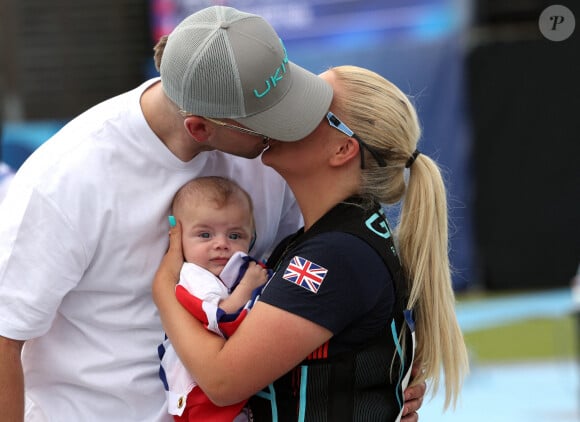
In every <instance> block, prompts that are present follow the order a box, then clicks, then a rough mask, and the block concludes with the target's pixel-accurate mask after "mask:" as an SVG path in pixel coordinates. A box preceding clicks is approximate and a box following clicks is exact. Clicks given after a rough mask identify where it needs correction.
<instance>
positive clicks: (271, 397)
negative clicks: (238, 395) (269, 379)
mask: <svg viewBox="0 0 580 422" xmlns="http://www.w3.org/2000/svg"><path fill="white" fill-rule="evenodd" d="M268 391H269V393H266V392H265V391H264V390H262V391H258V392H257V393H256V396H258V397H261V398H263V399H266V400H268V401H269V402H270V406H271V410H272V422H278V404H277V403H276V390H275V388H274V385H273V384H270V385H268Z"/></svg>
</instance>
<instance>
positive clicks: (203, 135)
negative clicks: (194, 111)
mask: <svg viewBox="0 0 580 422" xmlns="http://www.w3.org/2000/svg"><path fill="white" fill-rule="evenodd" d="M183 125H184V126H185V130H187V133H189V135H190V136H191V137H192V138H193V139H194V140H195V141H197V142H205V141H207V139H208V138H209V136H210V134H211V131H212V128H211V126H210V125H208V124H207V120H205V119H204V118H203V117H201V116H187V117H186V118H185V120H184V121H183Z"/></svg>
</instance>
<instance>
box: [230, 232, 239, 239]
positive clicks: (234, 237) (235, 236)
mask: <svg viewBox="0 0 580 422" xmlns="http://www.w3.org/2000/svg"><path fill="white" fill-rule="evenodd" d="M241 238H242V235H241V234H240V233H231V234H230V239H231V240H240V239H241Z"/></svg>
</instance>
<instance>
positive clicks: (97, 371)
mask: <svg viewBox="0 0 580 422" xmlns="http://www.w3.org/2000/svg"><path fill="white" fill-rule="evenodd" d="M157 81H158V79H153V80H150V81H147V82H146V83H144V84H142V85H141V86H140V87H138V88H136V89H134V90H132V91H129V92H127V93H125V94H122V95H120V96H117V97H115V98H112V99H110V100H107V101H105V102H103V103H101V104H99V105H97V106H95V107H93V108H92V109H90V110H88V111H86V112H85V113H83V114H82V115H80V116H79V117H77V118H76V119H74V120H73V121H72V122H70V123H69V124H67V125H66V126H65V127H64V128H63V129H62V130H61V131H59V132H58V133H57V134H55V135H54V136H53V137H52V138H51V139H49V140H48V141H47V142H45V143H44V144H43V145H42V146H40V148H38V150H37V151H36V152H35V153H34V154H33V155H32V156H31V157H30V158H29V159H28V160H27V161H26V162H25V163H24V164H23V165H22V167H21V168H20V170H19V171H18V172H17V174H16V176H15V177H14V179H13V181H12V186H11V189H10V191H9V192H8V195H7V196H6V198H5V199H4V201H3V202H2V204H1V205H0V335H2V336H5V337H8V338H13V339H17V340H27V341H26V343H25V346H24V350H23V357H22V359H23V365H24V372H25V384H26V394H27V412H28V413H27V414H28V416H27V420H33V419H34V418H33V416H32V415H40V414H42V413H44V415H45V420H47V421H63V420H78V421H81V420H82V421H83V422H87V421H123V422H128V421H139V422H141V421H157V420H159V421H160V420H167V421H169V420H171V419H170V417H169V416H168V414H167V410H166V408H165V394H164V389H163V385H162V383H161V382H160V380H159V377H158V370H159V358H158V356H157V353H156V347H157V345H158V344H159V343H161V341H162V340H163V330H162V327H161V323H160V320H159V316H158V313H157V310H156V308H155V306H154V304H153V301H152V298H151V284H152V279H153V276H154V274H155V271H156V269H157V266H158V265H159V263H160V261H161V258H162V256H163V254H164V253H165V251H166V249H167V245H168V235H167V234H168V230H169V224H168V222H167V216H168V214H169V207H170V203H171V200H172V198H173V195H174V194H175V192H176V191H177V190H178V188H179V187H180V186H182V185H183V184H184V183H186V182H187V181H189V180H190V179H192V178H194V177H197V176H202V175H203V176H208V175H219V176H225V177H230V178H233V179H235V180H236V181H237V182H238V183H239V184H240V185H241V186H242V187H243V188H244V189H246V190H247V191H248V192H249V194H250V195H251V197H252V199H253V201H254V207H255V217H256V218H255V220H256V222H257V240H256V246H255V248H254V249H253V250H252V255H253V256H256V257H261V255H262V254H264V253H265V252H266V251H267V250H269V248H271V247H272V246H274V244H275V243H276V242H278V241H279V240H281V238H282V237H284V236H286V235H287V234H289V233H291V232H293V231H295V230H296V229H297V228H298V227H299V225H300V224H301V218H300V215H299V210H298V208H297V206H296V204H295V202H294V199H293V195H292V194H291V192H290V190H289V188H288V186H287V185H286V183H285V182H284V181H283V179H282V178H281V177H280V176H279V175H278V174H277V173H276V172H274V171H273V170H272V169H270V168H268V167H266V166H264V165H263V164H262V163H261V161H260V158H257V159H254V160H248V159H244V158H239V157H234V156H231V155H228V154H224V153H222V152H218V151H212V152H203V153H201V154H199V155H198V156H197V157H195V158H194V159H193V160H191V161H190V162H187V163H184V162H182V161H180V160H179V159H178V158H177V157H175V156H174V155H173V154H172V153H171V152H170V151H169V150H168V149H167V148H166V147H165V145H164V144H163V143H162V142H161V141H160V139H159V138H158V137H157V136H156V135H155V134H154V133H153V132H152V131H151V129H150V128H149V126H148V125H147V122H146V121H145V118H144V116H143V113H142V111H141V108H140V105H139V99H140V97H141V94H142V93H143V91H144V90H145V89H146V88H147V87H149V86H150V85H152V84H153V83H155V82H157Z"/></svg>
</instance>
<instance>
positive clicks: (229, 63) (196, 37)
mask: <svg viewBox="0 0 580 422" xmlns="http://www.w3.org/2000/svg"><path fill="white" fill-rule="evenodd" d="M160 73H161V81H162V84H163V89H164V91H165V93H166V94H167V96H168V97H169V98H171V100H173V102H175V103H176V104H177V105H178V106H179V107H180V108H181V109H183V110H184V111H186V112H188V113H191V114H195V115H199V116H204V117H212V118H229V119H233V120H235V121H237V122H239V123H240V124H242V125H244V126H246V127H248V128H250V129H252V130H254V131H256V132H260V133H263V134H264V135H266V136H269V137H270V138H273V139H277V140H281V141H296V140H299V139H302V138H304V137H305V136H307V135H308V134H310V133H311V132H312V131H314V129H316V127H317V126H318V125H319V124H320V122H321V121H322V119H323V118H324V116H326V113H327V112H328V109H329V107H330V102H331V101H332V95H333V92H332V87H331V86H330V85H329V84H328V83H327V82H326V81H324V80H323V79H321V78H319V77H318V76H317V75H315V74H313V73H311V72H309V71H307V70H305V69H303V68H302V67H300V66H298V65H296V64H294V63H292V62H291V61H289V60H288V56H287V54H286V49H285V48H284V45H283V43H282V40H281V39H280V38H279V37H278V34H276V32H275V31H274V29H273V28H272V26H271V25H270V24H269V23H268V22H266V21H265V20H264V19H263V18H262V17H260V16H257V15H253V14H250V13H245V12H241V11H239V10H236V9H234V8H231V7H225V6H212V7H208V8H206V9H203V10H200V11H199V12H196V13H194V14H192V15H190V16H189V17H187V18H185V19H184V20H183V21H182V22H181V23H180V24H179V25H177V27H176V28H175V29H174V30H173V31H172V32H171V34H170V35H169V38H168V40H167V45H166V46H165V49H164V51H163V57H162V59H161V67H160Z"/></svg>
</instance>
